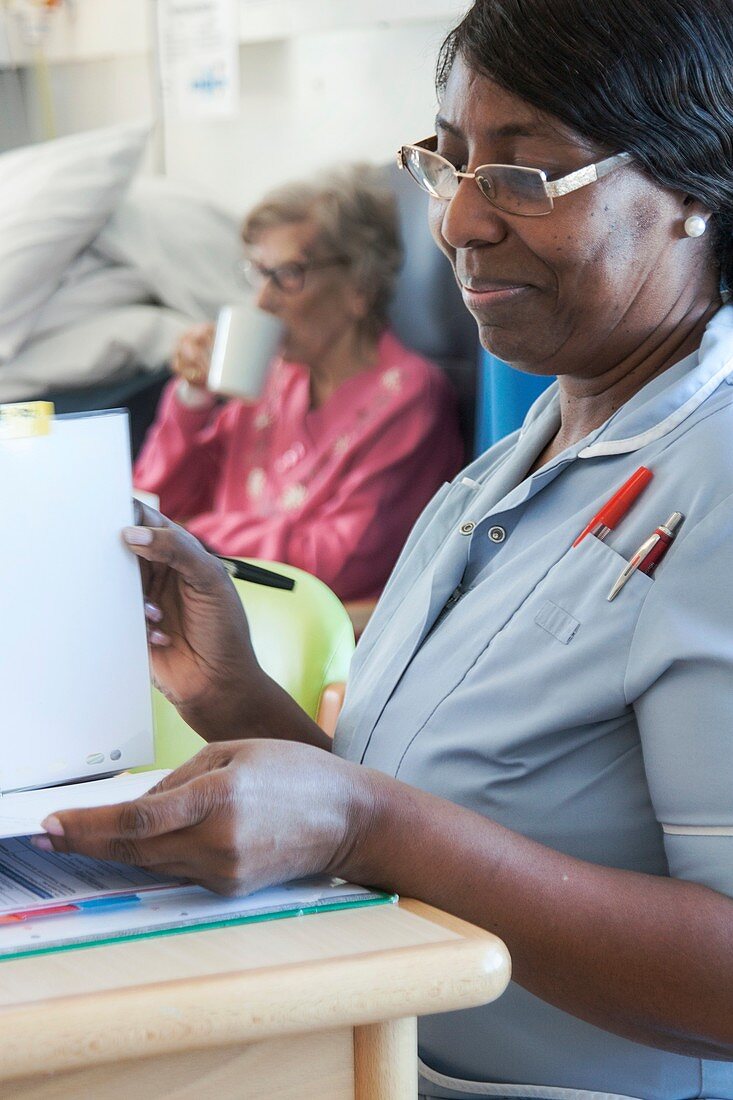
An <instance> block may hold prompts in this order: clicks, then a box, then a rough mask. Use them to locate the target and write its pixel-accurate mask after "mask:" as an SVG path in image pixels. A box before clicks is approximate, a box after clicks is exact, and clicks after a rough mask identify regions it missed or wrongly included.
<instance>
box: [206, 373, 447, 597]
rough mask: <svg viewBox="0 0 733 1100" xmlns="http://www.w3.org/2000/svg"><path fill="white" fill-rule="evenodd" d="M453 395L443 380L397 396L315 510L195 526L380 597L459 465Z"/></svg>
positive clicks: (340, 589) (217, 517) (343, 591)
mask: <svg viewBox="0 0 733 1100" xmlns="http://www.w3.org/2000/svg"><path fill="white" fill-rule="evenodd" d="M461 459H462V444H461V442H460V437H459V434H458V428H457V421H456V416H455V410H454V407H453V404H452V395H450V394H449V392H448V391H447V389H443V387H442V385H441V384H439V383H438V382H436V380H435V379H433V378H430V379H429V380H427V381H426V380H422V382H421V385H420V386H419V388H418V390H417V392H416V391H415V390H412V391H411V392H410V393H409V394H406V395H405V397H404V399H402V400H398V401H394V402H392V403H391V404H390V405H389V407H388V409H387V410H386V411H385V413H384V414H383V415H380V416H379V417H377V418H375V419H374V420H373V421H372V422H371V423H370V425H369V427H368V429H367V430H365V431H364V432H363V434H361V435H360V437H359V439H358V441H357V442H356V443H355V444H354V446H353V447H352V449H351V451H350V452H348V453H347V454H345V455H343V456H341V460H340V461H339V463H338V469H337V470H334V476H333V478H332V482H331V491H330V492H329V493H328V494H327V496H326V497H325V499H322V500H321V502H320V503H319V504H317V505H315V506H314V507H312V508H309V507H305V508H303V509H299V510H297V511H293V512H290V513H288V512H281V513H279V514H277V515H275V516H272V517H268V518H265V519H253V518H252V516H251V515H250V514H249V513H230V514H228V515H222V514H212V515H210V516H197V517H196V519H195V521H194V522H192V523H191V524H189V528H190V530H191V531H193V533H194V534H195V535H197V537H199V538H201V539H202V540H203V541H204V542H207V541H208V539H207V535H210V534H212V533H214V532H215V534H216V538H217V540H218V541H219V542H220V543H221V544H224V543H226V545H229V546H232V545H235V544H236V545H237V546H239V547H241V549H240V550H239V551H238V553H239V554H241V555H242V556H253V557H262V558H268V559H270V560H273V561H287V562H290V563H291V564H292V565H296V566H299V567H300V568H301V569H305V570H306V571H307V572H309V573H313V574H315V575H316V576H317V577H320V578H321V580H323V581H325V582H326V584H328V585H329V587H331V588H332V589H333V590H334V591H335V592H336V593H337V595H338V596H340V598H341V599H345V600H346V599H357V598H369V597H373V596H376V595H377V594H378V593H379V591H380V590H381V588H382V587H383V586H384V584H385V582H386V580H387V578H388V576H389V573H390V570H391V569H392V566H393V565H394V563H395V561H396V560H397V557H398V555H399V552H400V550H401V548H402V544H403V543H404V541H405V539H406V537H407V535H408V533H409V531H410V528H411V527H412V525H413V523H414V521H415V520H416V518H417V517H418V515H419V514H420V512H421V511H422V509H423V508H424V506H425V505H426V504H427V502H428V501H429V500H430V498H431V497H432V495H433V493H434V492H435V490H436V488H437V487H438V486H439V485H440V484H441V482H442V481H443V480H445V479H446V478H447V477H452V476H453V474H455V473H456V471H457V470H458V468H459V467H460V464H461Z"/></svg>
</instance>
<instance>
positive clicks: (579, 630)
mask: <svg viewBox="0 0 733 1100" xmlns="http://www.w3.org/2000/svg"><path fill="white" fill-rule="evenodd" d="M558 423H559V408H558V395H557V386H556V385H554V386H553V387H551V388H550V389H549V390H547V391H545V393H544V394H543V395H542V396H541V397H540V398H539V399H538V401H537V402H536V404H535V405H534V407H533V408H532V410H531V411H530V413H529V415H528V417H527V420H526V422H525V424H524V426H523V428H522V430H521V431H520V432H518V433H515V434H514V435H513V436H510V437H508V438H507V439H505V440H502V441H501V442H500V443H498V444H497V445H496V446H495V447H493V448H492V449H491V450H490V451H488V452H487V453H486V454H485V455H483V456H482V457H481V458H480V459H478V461H477V462H475V463H474V464H473V465H472V466H470V467H469V468H468V469H467V470H466V471H465V473H464V475H462V476H461V477H459V478H457V479H456V480H455V481H454V482H453V483H452V484H451V485H447V486H445V487H444V489H443V490H442V492H441V494H439V496H438V497H436V499H435V500H434V502H433V504H432V505H431V507H430V508H429V510H428V511H427V512H426V513H425V514H424V515H423V517H422V519H421V521H420V524H419V526H418V528H417V529H416V530H415V531H414V532H413V535H412V537H411V539H410V541H409V543H408V545H407V546H406V547H405V550H404V552H403V554H402V557H401V558H400V561H399V562H398V565H397V567H396V569H395V572H394V574H393V577H392V580H391V582H390V584H389V587H388V589H387V591H386V592H385V594H384V596H383V598H382V600H381V602H380V604H379V607H378V609H377V612H376V614H375V615H374V617H373V618H372V620H371V621H370V623H369V625H368V627H367V630H366V632H365V634H364V636H363V637H362V639H361V641H360V643H359V647H358V649H357V653H356V656H355V658H354V664H353V666H352V672H351V678H350V687H349V693H348V697H347V704H346V708H345V711H344V713H343V714H342V716H341V719H340V721H339V726H338V730H337V735H336V742H335V751H336V752H338V753H339V754H340V755H342V756H345V757H347V758H348V759H350V760H356V761H361V762H363V763H364V764H366V765H368V766H370V767H373V768H378V769H380V770H382V771H386V772H388V773H389V774H390V775H394V776H396V777H397V778H399V779H401V780H403V781H404V782H405V783H409V784H411V785H414V786H416V787H419V788H422V789H424V790H428V791H432V792H433V793H435V794H438V795H440V796H442V797H443V798H447V799H450V800H451V801H453V802H457V803H459V804H461V805H463V806H466V807H468V808H470V809H472V810H475V811H476V812H477V813H480V814H482V815H485V816H487V817H490V818H492V819H494V820H495V821H498V822H499V823H501V824H502V825H505V826H507V827H508V828H510V829H516V830H518V831H520V832H522V833H523V834H524V835H526V836H530V837H532V838H534V839H535V840H537V841H539V842H540V843H542V844H545V845H547V846H548V847H550V848H552V849H555V850H557V851H561V852H565V853H568V854H569V855H573V856H577V857H578V858H579V859H583V860H588V861H590V862H592V863H597V864H602V865H607V866H612V867H625V868H627V869H628V870H633V871H640V872H642V873H645V874H652V875H667V874H672V875H674V876H675V877H677V878H682V879H691V880H693V881H695V882H704V883H706V884H707V885H708V886H710V887H712V888H713V889H714V890H719V891H721V892H722V893H725V894H733V810H732V806H733V793H732V792H733V774H731V763H730V761H731V754H730V748H729V746H730V741H731V735H732V734H731V728H732V727H731V714H733V678H731V676H730V668H731V665H733V629H732V628H731V622H730V618H729V614H730V610H729V604H730V601H729V600H728V599H725V598H721V595H722V594H721V586H724V587H727V586H730V584H731V577H733V495H731V492H730V486H731V484H733V447H732V446H731V440H733V305H728V306H725V307H723V309H721V310H720V311H719V312H718V314H717V315H716V316H715V317H714V318H713V320H712V321H711V322H710V324H709V325H708V328H707V331H706V333H705V336H704V338H703V342H702V345H701V347H700V350H699V352H696V353H694V354H693V355H692V356H689V357H688V358H686V359H684V360H682V361H681V362H679V363H677V364H676V365H675V366H673V367H671V368H670V369H669V370H667V371H665V372H664V373H663V374H662V375H660V376H659V377H658V378H656V379H654V380H653V381H651V382H649V383H648V384H647V385H646V386H645V387H644V388H643V389H642V390H640V391H639V393H637V394H636V396H635V397H634V398H632V400H631V401H629V402H628V403H627V404H626V405H625V406H624V407H623V408H622V409H621V410H620V411H619V413H618V414H617V415H616V416H614V417H612V418H611V419H610V420H609V421H608V422H607V423H606V424H605V425H604V426H603V427H601V428H600V429H599V430H598V431H596V432H595V433H593V434H592V435H591V436H590V437H588V438H586V439H585V440H584V441H583V442H582V444H579V445H578V446H576V447H574V448H570V449H569V450H568V451H566V452H565V453H564V454H563V455H562V456H560V457H559V458H558V459H557V460H555V461H554V462H551V463H549V464H548V465H547V466H544V467H542V468H541V469H540V470H538V471H537V472H536V473H534V474H531V475H530V476H529V477H527V476H525V474H526V471H527V470H528V469H530V468H531V467H532V465H533V463H534V461H535V459H536V457H537V455H538V454H540V453H541V452H542V450H543V449H544V447H545V445H546V443H547V441H548V440H549V439H551V438H552V436H553V435H554V434H555V432H556V431H557V428H558ZM641 465H644V466H646V467H648V468H649V469H650V470H652V472H653V474H654V476H653V479H652V481H651V482H650V483H649V485H648V486H647V487H646V488H645V489H644V491H643V492H642V493H641V494H640V495H639V497H638V498H637V500H636V501H635V502H634V503H633V505H632V506H631V507H630V508H629V510H628V512H627V514H626V515H625V516H624V517H623V518H622V519H621V520H620V521H619V523H618V525H617V527H616V528H615V530H614V531H612V532H611V533H610V534H609V535H608V536H607V537H606V539H605V540H604V541H603V542H601V541H599V540H598V539H597V538H595V537H593V536H592V535H589V536H587V537H586V538H584V539H583V540H582V542H580V544H579V545H577V546H575V547H573V545H572V544H573V541H574V540H575V538H576V536H577V535H578V533H579V532H580V531H582V529H583V528H584V527H585V526H586V524H587V521H588V520H589V519H590V518H591V517H592V516H594V515H595V514H596V513H597V511H598V510H599V508H600V506H601V504H602V503H603V502H604V501H605V500H606V499H607V498H608V497H609V496H610V494H611V491H612V490H613V489H614V488H616V487H618V486H620V485H621V484H622V483H623V482H624V481H625V480H626V479H627V478H628V477H629V476H630V475H631V474H633V472H634V471H635V469H637V468H638V467H639V466H641ZM675 510H677V511H681V512H683V513H684V514H685V517H686V518H685V522H684V524H683V525H682V527H681V528H680V532H679V535H678V536H677V539H676V540H675V542H674V543H673V544H672V546H671V547H670V549H669V550H668V553H667V555H666V557H665V558H664V562H663V565H660V566H659V568H658V570H657V571H656V573H655V576H654V578H651V577H648V576H645V575H644V574H643V573H640V572H638V571H637V572H636V573H634V574H632V575H631V577H630V578H629V581H628V582H627V584H626V585H625V586H624V587H623V589H622V590H621V592H620V593H619V595H618V596H617V597H616V599H615V600H614V601H613V602H610V603H609V602H608V599H607V596H608V593H609V591H610V589H611V587H612V585H613V583H614V581H615V580H616V578H617V577H618V575H619V573H620V571H621V570H622V569H623V567H624V565H625V564H626V561H627V560H628V559H629V558H630V557H631V556H632V554H633V553H634V551H635V550H636V549H637V547H638V546H639V545H640V544H641V542H643V540H644V538H645V537H646V536H647V535H648V534H650V533H651V532H652V531H654V529H655V528H656V527H657V526H658V525H659V523H660V522H663V521H664V520H665V519H666V518H667V517H668V516H669V514H670V513H671V512H673V511H675ZM459 584H462V587H463V588H464V589H466V591H465V594H464V595H462V596H461V598H460V599H458V600H457V601H456V602H455V603H454V604H453V606H452V607H451V609H450V610H449V611H448V612H447V613H446V614H444V615H442V617H440V621H439V622H438V623H437V625H433V624H434V623H435V621H436V618H437V617H438V616H439V614H440V611H441V609H442V608H443V607H444V605H445V604H446V602H447V601H449V599H450V597H451V595H452V593H453V592H454V591H455V589H456V588H457V587H458V585H459ZM673 965H674V960H672V959H670V966H673ZM420 1048H421V1052H422V1057H423V1060H424V1066H423V1067H422V1072H423V1074H424V1076H425V1077H426V1079H427V1080H429V1081H430V1082H432V1083H433V1084H434V1085H436V1086H448V1088H449V1090H448V1091H447V1092H444V1091H443V1089H439V1090H438V1091H437V1092H436V1093H435V1095H444V1094H445V1095H451V1092H450V1086H453V1087H455V1088H458V1089H459V1090H461V1091H462V1094H463V1095H465V1093H466V1091H473V1090H472V1089H471V1090H469V1088H468V1085H467V1079H469V1080H470V1081H471V1082H479V1083H487V1082H489V1083H490V1082H500V1081H527V1082H545V1083H546V1084H547V1085H549V1086H555V1087H557V1086H559V1087H562V1088H566V1089H584V1088H588V1083H589V1082H592V1086H593V1088H594V1089H595V1090H597V1091H599V1092H608V1093H612V1094H623V1095H627V1096H631V1097H634V1096H647V1095H653V1094H656V1095H660V1096H665V1097H667V1096H684V1095H696V1094H697V1090H698V1088H699V1087H700V1086H699V1082H700V1080H701V1075H702V1079H703V1080H707V1081H708V1082H710V1085H709V1087H710V1088H711V1089H712V1091H711V1092H707V1093H706V1092H703V1093H701V1094H700V1095H711V1096H716V1097H731V1096H733V1074H731V1071H730V1066H727V1065H725V1064H724V1063H720V1062H714V1061H709V1062H703V1063H701V1062H700V1061H699V1060H698V1059H696V1058H685V1057H680V1056H679V1055H676V1054H669V1053H666V1052H664V1051H660V1050H654V1049H652V1048H651V1047H646V1046H641V1045H640V1044H638V1043H633V1042H628V1041H627V1040H625V1039H622V1038H620V1037H618V1036H616V1035H612V1034H609V1033H608V1032H606V1031H602V1030H600V1029H599V1028H595V1027H592V1026H591V1025H590V1024H587V1023H584V1022H583V1021H581V1020H579V1019H577V1018H575V1017H573V1016H570V1015H568V1014H566V1013H564V1012H561V1011H559V1010H558V1009H556V1008H554V1007H552V1006H551V1005H549V1004H547V1003H546V1002H544V1001H541V1000H539V999H538V998H536V997H533V996H531V995H530V994H529V993H527V992H526V991H525V990H523V989H522V988H520V987H519V986H517V985H511V986H510V988H509V990H508V992H507V993H505V994H504V996H503V997H501V998H500V999H499V1000H498V1001H497V1002H495V1003H494V1004H492V1005H488V1006H487V1007H485V1008H477V1009H472V1010H470V1011H467V1012H460V1013H456V1014H451V1015H450V1016H442V1017H427V1018H425V1019H423V1020H422V1021H421V1022H420ZM569 1052H572V1057H569ZM462 1082H463V1083H462ZM712 1082H715V1083H714V1084H713V1083H712ZM502 1090H503V1091H502ZM482 1095H483V1093H482ZM486 1095H491V1093H487V1094H486ZM496 1095H501V1096H506V1095H515V1094H513V1093H507V1091H506V1086H502V1087H501V1089H500V1090H499V1091H498V1093H496ZM516 1095H522V1096H526V1095H531V1093H527V1092H526V1091H525V1092H521V1090H520V1093H517V1094H516ZM539 1095H541V1096H545V1095H547V1092H546V1090H541V1091H540V1093H539Z"/></svg>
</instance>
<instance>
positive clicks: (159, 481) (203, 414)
mask: <svg viewBox="0 0 733 1100" xmlns="http://www.w3.org/2000/svg"><path fill="white" fill-rule="evenodd" d="M176 386H177V380H176V379H172V380H171V381H170V382H169V383H168V385H167V386H166V388H165V390H164V392H163V397H162V399H161V403H160V406H159V409H158V415H157V417H156V420H155V423H154V424H153V426H152V428H151V429H150V431H149V432H148V435H147V438H146V440H145V444H144V446H143V448H142V451H141V452H140V456H139V458H138V460H137V462H136V463H135V470H134V475H133V479H134V483H135V485H136V487H137V488H138V489H145V490H146V491H147V492H149V493H156V494H157V495H158V497H159V498H160V510H161V511H162V512H164V513H165V514H166V515H168V516H171V517H172V518H174V519H179V518H182V519H185V518H187V517H189V516H192V515H195V514H196V513H197V512H202V511H206V510H208V509H209V508H211V507H212V505H213V501H214V493H215V491H216V486H217V482H218V480H219V475H220V471H221V467H222V462H223V456H224V452H225V448H226V441H227V437H228V434H229V426H228V421H229V419H230V416H229V415H228V411H227V410H228V406H227V405H215V406H214V407H213V408H204V409H196V408H188V407H186V406H184V405H183V404H182V403H181V402H180V401H178V400H177V398H176V394H175V390H176Z"/></svg>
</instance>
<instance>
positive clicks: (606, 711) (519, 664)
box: [481, 536, 654, 729]
mask: <svg viewBox="0 0 733 1100" xmlns="http://www.w3.org/2000/svg"><path fill="white" fill-rule="evenodd" d="M626 564H627V563H626V559H625V558H623V557H622V556H621V555H620V554H618V553H616V551H615V550H613V549H612V547H610V546H608V545H606V544H605V543H602V542H600V541H599V540H598V539H596V538H593V537H592V536H588V537H587V538H585V539H584V540H583V542H581V543H580V544H579V545H578V546H576V547H573V548H571V549H569V550H568V551H567V553H565V554H563V555H562V557H560V558H559V559H558V560H557V561H556V562H555V563H554V564H553V565H552V566H551V567H550V569H548V570H547V572H546V573H545V574H544V576H543V577H542V578H541V579H540V580H539V581H538V582H537V583H536V584H535V585H534V586H533V588H532V590H531V591H530V592H529V593H528V594H527V595H526V596H525V598H524V599H523V601H522V603H521V605H519V606H518V607H517V608H516V610H515V612H514V614H512V615H511V616H510V617H509V619H508V620H507V621H506V623H505V624H504V626H503V627H502V628H501V629H500V630H499V631H498V633H497V634H496V635H495V636H494V637H493V638H492V639H491V642H490V644H489V645H488V647H487V649H486V652H485V654H484V656H483V657H482V658H481V663H482V665H483V669H484V674H485V675H486V674H488V672H489V670H490V669H492V670H498V669H499V668H501V670H502V683H503V685H504V686H506V687H509V685H510V684H511V690H512V692H513V696H514V698H516V699H526V698H527V697H528V696H531V698H533V699H535V700H536V701H537V702H538V705H541V706H542V708H544V710H545V711H547V710H550V711H551V710H552V709H553V707H554V708H555V710H556V711H557V721H558V722H562V724H563V728H566V729H567V728H571V727H573V726H575V727H578V726H582V725H584V724H585V723H587V722H589V721H598V720H603V719H611V718H616V717H618V716H619V715H622V714H624V713H625V712H626V709H627V706H628V700H627V697H626V690H625V678H626V668H627V664H628V655H629V650H630V648H631V644H632V641H633V638H634V631H635V628H636V624H637V622H638V619H639V615H640V613H641V609H642V607H643V605H644V599H645V597H646V596H647V594H648V593H649V590H650V588H651V586H652V585H653V584H654V581H653V580H651V579H650V578H649V577H647V576H645V575H644V574H643V573H639V574H633V575H632V576H631V578H630V580H629V581H628V583H627V584H626V585H625V586H624V588H623V589H622V591H621V592H620V594H619V595H618V596H617V597H616V599H615V600H613V601H612V602H611V603H609V602H608V599H607V597H608V593H609V591H610V590H611V587H612V585H613V583H614V581H615V580H616V578H617V577H618V575H619V573H620V572H621V570H622V569H623V568H624V566H625V565H626Z"/></svg>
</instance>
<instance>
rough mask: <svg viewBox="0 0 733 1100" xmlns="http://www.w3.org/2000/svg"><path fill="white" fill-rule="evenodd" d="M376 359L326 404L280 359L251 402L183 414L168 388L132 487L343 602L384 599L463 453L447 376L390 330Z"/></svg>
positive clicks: (200, 529)
mask: <svg viewBox="0 0 733 1100" xmlns="http://www.w3.org/2000/svg"><path fill="white" fill-rule="evenodd" d="M378 353H379V354H378V362H377V364H376V366H374V367H372V368H370V369H369V370H366V371H362V372H361V373H360V374H358V375H354V376H353V377H352V378H349V379H347V380H346V381H345V382H343V383H342V384H341V386H339V388H338V389H337V390H336V391H335V392H334V393H333V394H332V395H331V397H330V398H329V399H328V400H327V401H326V402H325V404H324V405H322V406H321V407H320V408H318V409H311V408H310V407H309V406H310V376H309V372H308V370H307V368H305V367H304V366H302V365H300V364H298V363H288V362H284V361H282V360H277V361H275V362H274V363H273V365H272V367H271V369H270V373H269V376H268V380H267V384H266V387H265V392H264V394H263V396H262V398H261V399H260V400H259V401H258V402H257V403H256V404H246V403H244V402H242V401H236V400H231V401H228V402H227V403H226V404H224V405H217V406H214V408H213V409H211V408H205V409H203V410H201V409H192V408H188V407H186V406H184V405H183V404H181V402H179V401H178V400H177V398H176V396H175V388H176V382H175V381H172V382H170V383H169V385H168V387H167V388H166V390H165V392H164V394H163V398H162V401H161V405H160V408H159V410H158V417H157V420H156V422H155V424H154V425H153V427H152V428H151V430H150V433H149V435H148V437H147V439H146V441H145V445H144V447H143V450H142V453H141V455H140V457H139V459H138V461H137V464H136V466H135V484H136V485H137V486H138V488H140V489H146V490H148V491H149V492H153V493H157V494H158V496H159V497H160V505H161V510H162V511H163V512H165V513H166V514H167V515H169V516H171V517H173V518H178V519H181V520H183V521H185V523H186V526H187V528H188V529H189V530H190V531H191V532H192V533H193V534H194V535H196V536H197V538H200V539H201V540H202V541H203V542H204V543H205V544H206V545H207V546H209V547H210V548H211V549H212V550H215V551H217V552H218V553H221V554H228V555H230V556H234V557H258V558H265V559H269V560H270V561H283V562H290V563H291V564H292V565H297V566H300V568H301V569H305V570H307V571H308V572H309V573H314V574H315V575H316V576H318V577H320V578H321V579H322V580H324V581H325V582H326V584H328V585H329V586H330V587H331V588H332V589H333V590H334V591H335V592H336V593H337V595H338V596H340V597H341V598H342V599H362V598H364V599H367V598H372V597H375V596H377V595H378V594H379V592H380V591H381V589H382V587H383V586H384V584H385V582H386V580H387V577H388V576H389V573H390V571H391V569H392V566H393V565H394V563H395V561H396V559H397V556H398V554H399V552H400V549H401V548H402V544H403V543H404V541H405V539H406V537H407V534H408V532H409V530H410V528H411V527H412V525H413V523H414V522H415V520H416V519H417V517H418V515H419V514H420V512H421V510H422V508H423V507H424V506H425V504H427V502H428V500H429V499H430V497H431V496H432V495H433V493H434V492H435V490H436V489H437V488H438V487H439V486H440V485H441V483H442V482H443V481H444V480H446V479H448V478H450V477H452V476H453V475H454V474H455V473H456V472H457V471H458V469H459V468H460V466H461V462H462V459H463V446H462V443H461V439H460V436H459V432H458V423H457V418H456V408H455V399H454V395H453V393H452V390H451V388H450V386H449V384H448V382H447V380H446V378H445V376H444V375H443V374H442V372H441V371H440V370H438V368H437V367H435V366H434V365H433V364H431V363H429V362H428V361H427V360H426V359H423V358H422V357H421V356H419V355H417V354H415V353H414V352H411V351H408V350H407V348H405V347H404V346H403V345H402V344H400V343H399V341H398V340H397V339H396V338H395V336H394V335H392V334H391V333H389V332H387V333H385V334H384V335H383V337H382V338H381V340H380V343H379V349H378Z"/></svg>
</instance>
